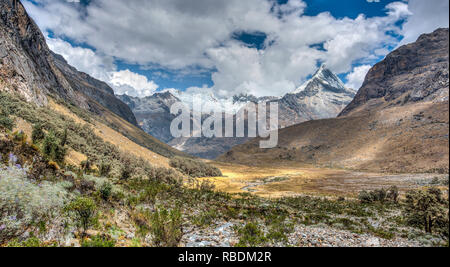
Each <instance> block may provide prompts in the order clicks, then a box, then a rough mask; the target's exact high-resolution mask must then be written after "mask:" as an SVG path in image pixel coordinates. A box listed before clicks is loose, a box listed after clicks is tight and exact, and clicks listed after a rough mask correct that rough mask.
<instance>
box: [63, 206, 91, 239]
mask: <svg viewBox="0 0 450 267" xmlns="http://www.w3.org/2000/svg"><path fill="white" fill-rule="evenodd" d="M66 210H67V211H68V212H70V213H71V214H72V215H73V216H74V219H75V221H76V223H77V226H78V228H79V229H82V231H83V232H82V235H83V236H85V235H86V231H87V230H88V229H89V227H91V226H93V225H94V224H95V219H96V215H97V206H96V205H95V203H94V201H93V200H92V199H90V198H85V197H79V198H77V199H76V200H75V201H73V202H71V203H70V204H68V205H67V207H66Z"/></svg>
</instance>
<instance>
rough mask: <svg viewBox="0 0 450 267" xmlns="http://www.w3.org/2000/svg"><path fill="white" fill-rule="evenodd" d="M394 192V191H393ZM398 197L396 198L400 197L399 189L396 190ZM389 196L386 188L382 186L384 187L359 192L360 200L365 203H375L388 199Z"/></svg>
mask: <svg viewBox="0 0 450 267" xmlns="http://www.w3.org/2000/svg"><path fill="white" fill-rule="evenodd" d="M393 194H394V192H393ZM396 194H397V195H396V197H395V199H397V197H398V190H397V191H396ZM387 196H388V192H387V191H386V189H384V188H382V189H376V190H374V191H370V192H367V191H361V192H360V193H359V196H358V199H359V201H361V203H364V204H369V203H374V202H384V201H386V198H387ZM392 197H394V195H392Z"/></svg>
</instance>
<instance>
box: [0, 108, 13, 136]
mask: <svg viewBox="0 0 450 267" xmlns="http://www.w3.org/2000/svg"><path fill="white" fill-rule="evenodd" d="M13 128H14V120H12V119H11V118H10V117H9V116H8V115H7V114H5V113H4V112H2V111H0V129H6V130H9V131H12V129H13Z"/></svg>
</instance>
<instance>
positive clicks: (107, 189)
mask: <svg viewBox="0 0 450 267" xmlns="http://www.w3.org/2000/svg"><path fill="white" fill-rule="evenodd" d="M99 191H100V194H101V196H102V198H103V200H108V199H109V197H110V196H111V193H112V185H111V183H109V182H105V183H103V184H102V186H101V187H100V190H99Z"/></svg>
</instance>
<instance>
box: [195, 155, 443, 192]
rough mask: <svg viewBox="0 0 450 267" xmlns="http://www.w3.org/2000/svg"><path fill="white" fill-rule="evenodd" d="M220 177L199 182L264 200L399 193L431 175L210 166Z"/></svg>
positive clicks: (236, 165)
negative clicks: (392, 190) (384, 191)
mask: <svg viewBox="0 0 450 267" xmlns="http://www.w3.org/2000/svg"><path fill="white" fill-rule="evenodd" d="M210 163H211V164H213V165H214V166H216V167H218V168H219V169H220V170H221V171H222V173H223V175H224V177H213V178H202V179H200V180H209V181H211V182H212V183H213V184H214V185H215V186H216V189H217V190H218V191H223V192H227V193H232V194H233V193H249V192H250V193H252V194H255V195H258V196H261V197H265V198H280V197H288V196H296V195H303V194H308V195H320V196H349V197H355V196H356V195H357V194H358V193H359V192H360V191H362V190H374V189H378V188H388V187H390V186H392V185H396V186H398V187H399V189H400V191H401V192H405V191H407V190H410V189H413V188H417V187H419V183H418V182H419V181H424V180H428V181H431V180H432V179H433V178H434V177H443V176H442V175H435V174H402V175H393V174H380V173H371V172H355V171H349V170H340V169H330V168H314V167H311V166H307V165H303V166H302V165H299V166H293V165H291V166H289V165H279V166H275V165H272V166H245V165H239V164H231V163H222V162H210Z"/></svg>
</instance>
